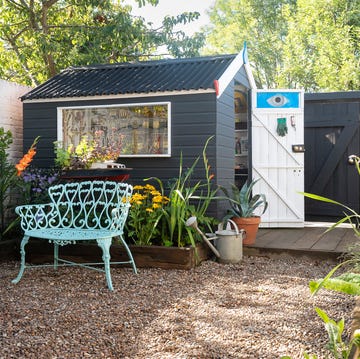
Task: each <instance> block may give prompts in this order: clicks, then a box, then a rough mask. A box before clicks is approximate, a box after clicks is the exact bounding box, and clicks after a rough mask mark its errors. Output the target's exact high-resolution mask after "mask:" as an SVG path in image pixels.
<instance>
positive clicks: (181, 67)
mask: <svg viewBox="0 0 360 359" xmlns="http://www.w3.org/2000/svg"><path fill="white" fill-rule="evenodd" d="M235 56H236V55H219V56H206V57H196V58H187V59H167V60H157V61H144V62H137V63H118V64H109V65H95V66H79V67H69V68H68V69H65V70H64V71H62V72H61V73H59V74H58V75H56V76H54V77H53V78H51V79H49V80H48V81H46V82H45V83H43V84H42V85H40V86H38V87H36V88H35V89H34V90H32V91H30V92H29V93H27V94H25V95H24V96H23V97H22V100H33V99H47V98H63V97H85V96H103V95H124V94H134V93H139V94H140V93H151V92H165V91H189V90H206V89H214V80H217V79H219V78H220V76H221V75H222V74H223V72H224V71H225V70H226V68H227V67H228V66H229V65H230V63H231V62H232V61H233V60H234V58H235Z"/></svg>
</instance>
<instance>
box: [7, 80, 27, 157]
mask: <svg viewBox="0 0 360 359" xmlns="http://www.w3.org/2000/svg"><path fill="white" fill-rule="evenodd" d="M30 90H31V87H28V86H23V85H19V84H16V83H13V82H9V81H5V80H0V127H4V129H5V130H6V131H7V130H10V131H11V133H12V135H13V143H12V145H11V147H10V150H9V158H10V159H11V160H14V162H15V161H17V160H19V159H20V158H21V157H22V155H23V111H22V102H21V100H20V97H21V96H22V95H24V94H25V93H27V92H29V91H30Z"/></svg>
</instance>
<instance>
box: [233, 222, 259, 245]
mask: <svg viewBox="0 0 360 359" xmlns="http://www.w3.org/2000/svg"><path fill="white" fill-rule="evenodd" d="M231 220H233V221H234V222H235V223H236V224H237V226H238V228H239V229H244V230H245V232H246V233H245V238H244V240H243V245H245V246H249V245H252V244H254V243H255V240H256V234H257V231H258V229H259V224H260V221H261V218H260V217H259V216H256V217H247V218H245V217H241V218H240V217H233V218H231Z"/></svg>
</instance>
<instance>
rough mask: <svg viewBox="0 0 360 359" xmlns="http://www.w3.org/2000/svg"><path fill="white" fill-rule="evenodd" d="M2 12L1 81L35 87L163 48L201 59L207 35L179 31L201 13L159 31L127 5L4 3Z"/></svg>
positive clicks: (109, 1) (168, 20) (40, 0)
mask: <svg viewBox="0 0 360 359" xmlns="http://www.w3.org/2000/svg"><path fill="white" fill-rule="evenodd" d="M137 2H138V4H139V5H140V6H142V5H145V3H149V4H152V5H154V6H156V5H157V3H158V0H137ZM0 9H1V18H0V76H1V78H2V79H8V80H12V81H16V82H18V83H23V84H27V85H31V86H36V85H38V84H40V83H42V82H44V81H46V80H47V79H48V78H50V77H52V76H54V75H56V74H57V73H58V72H59V71H61V70H62V69H64V68H66V67H69V66H77V65H78V66H79V65H89V64H95V63H96V64H99V63H112V62H121V61H136V60H146V59H149V58H150V57H152V56H154V54H156V50H157V48H159V47H160V46H162V45H166V48H167V51H168V54H169V55H171V56H174V57H191V56H196V55H198V54H199V48H200V47H201V46H203V43H204V37H203V35H202V34H195V35H194V36H193V37H192V38H189V37H188V36H186V35H185V33H184V32H182V31H174V27H175V25H177V24H181V23H187V22H191V21H195V20H196V19H197V18H198V17H199V13H197V12H189V13H183V14H179V15H178V16H175V17H170V16H168V17H165V18H164V19H163V21H162V26H161V27H159V28H157V29H154V28H152V26H151V24H148V23H146V22H145V19H143V18H141V17H134V16H132V15H131V13H130V11H131V8H130V7H129V6H125V5H124V4H123V1H122V0H118V1H115V0H102V1H98V0H0Z"/></svg>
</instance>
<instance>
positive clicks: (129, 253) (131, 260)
mask: <svg viewBox="0 0 360 359" xmlns="http://www.w3.org/2000/svg"><path fill="white" fill-rule="evenodd" d="M119 237H120V240H121V243H122V245H123V246H124V248H125V250H126V253H127V255H128V257H129V259H130V262H131V266H132V269H133V272H134V273H135V274H137V269H136V264H135V261H134V258H133V256H132V253H131V251H130V249H129V247H128V245H127V244H126V242H125V241H124V238H123V237H122V236H121V235H120V236H119Z"/></svg>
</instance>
